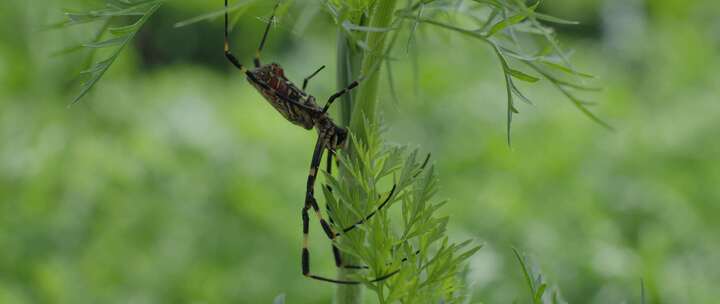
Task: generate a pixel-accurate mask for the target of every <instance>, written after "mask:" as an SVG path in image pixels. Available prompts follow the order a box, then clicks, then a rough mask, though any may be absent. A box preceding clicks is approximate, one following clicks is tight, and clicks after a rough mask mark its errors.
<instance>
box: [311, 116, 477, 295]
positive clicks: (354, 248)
mask: <svg viewBox="0 0 720 304" xmlns="http://www.w3.org/2000/svg"><path fill="white" fill-rule="evenodd" d="M366 126H368V127H367V129H366V130H365V134H363V135H362V136H363V137H364V138H366V139H367V142H363V141H360V140H358V139H357V137H355V136H354V135H353V136H352V137H351V138H352V139H351V142H352V143H351V147H350V150H352V151H353V153H340V154H339V159H340V164H341V169H342V170H341V172H344V174H341V175H340V176H339V177H333V176H331V175H329V174H326V178H327V182H328V185H329V186H330V188H327V187H324V190H325V191H324V194H325V198H326V202H327V205H328V207H329V210H331V212H330V216H331V218H332V219H333V220H334V224H335V226H336V230H338V231H342V228H345V227H348V226H349V225H352V224H353V223H356V222H358V219H363V218H365V216H366V215H367V214H369V213H371V212H373V210H376V209H377V208H378V207H379V205H380V204H382V203H383V202H384V201H385V200H386V199H388V197H389V200H388V201H387V204H386V205H385V206H384V208H382V209H380V210H379V211H378V212H377V213H376V214H375V215H374V216H373V217H372V218H370V219H369V220H368V221H367V222H364V223H362V224H361V225H359V226H357V227H358V228H357V229H355V230H352V231H349V232H347V233H345V234H343V235H342V236H341V237H340V241H339V242H338V246H339V247H340V249H341V250H342V251H343V252H345V253H346V254H349V255H352V256H354V257H355V258H356V260H358V261H360V263H362V264H364V265H367V266H368V268H369V269H368V270H366V271H364V272H361V273H360V274H358V277H357V278H356V279H358V280H362V281H364V282H365V285H366V286H367V287H368V288H369V289H370V290H372V291H374V292H375V294H376V295H377V298H378V301H379V303H440V302H442V303H460V302H462V299H463V298H464V296H465V293H464V283H463V282H462V278H461V276H460V275H459V274H460V272H461V271H462V265H463V264H464V262H465V260H467V258H469V257H470V256H471V255H473V254H474V253H475V252H476V251H477V250H478V249H479V248H480V247H479V246H473V245H472V244H471V242H470V241H465V242H462V243H452V242H450V241H449V240H448V237H447V236H446V235H445V233H446V225H447V222H448V218H447V217H443V216H440V215H438V210H439V209H440V207H441V206H443V205H444V204H445V202H438V201H436V200H435V199H434V195H435V193H436V191H437V182H438V179H437V175H436V173H435V172H434V167H433V166H432V165H431V164H429V163H428V162H427V161H426V158H425V157H423V156H422V155H420V154H419V152H418V151H417V150H411V149H409V148H407V147H404V146H390V145H388V144H386V143H385V142H384V141H383V140H382V139H381V136H380V133H379V132H378V131H377V128H376V127H375V126H374V125H372V124H370V123H368V124H366ZM393 185H394V189H395V190H394V191H391V190H390V189H391V188H392V187H393ZM330 189H332V190H330ZM391 273H395V274H394V275H393V276H391V277H390V278H388V279H387V280H383V281H379V282H372V279H373V278H377V277H382V276H386V275H388V274H391Z"/></svg>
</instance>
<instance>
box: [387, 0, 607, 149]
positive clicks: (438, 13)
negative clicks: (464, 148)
mask: <svg viewBox="0 0 720 304" xmlns="http://www.w3.org/2000/svg"><path fill="white" fill-rule="evenodd" d="M455 2H456V1H453V0H420V1H415V2H413V4H412V5H409V6H408V7H406V8H405V9H400V10H398V11H397V12H396V16H397V17H398V18H403V19H407V20H411V21H412V22H413V26H412V27H411V29H410V31H411V34H412V33H414V32H415V30H416V25H415V24H418V23H421V24H426V25H430V26H433V27H436V28H440V29H444V30H449V31H453V32H456V33H459V34H462V35H464V36H466V37H470V38H473V39H477V40H479V41H480V42H482V43H485V44H487V45H489V46H490V47H491V48H492V50H493V52H494V54H495V56H496V57H497V59H498V61H499V62H500V65H501V68H502V71H503V74H504V75H503V78H504V80H505V87H506V96H507V97H506V99H507V140H508V144H510V143H511V136H510V134H511V126H512V121H513V115H515V114H518V113H519V110H518V109H517V106H516V102H515V100H516V98H517V99H519V100H521V101H523V102H525V103H528V104H532V101H531V99H530V98H528V97H527V95H526V94H524V93H523V92H522V91H521V90H520V88H519V87H518V85H517V84H516V81H522V82H526V83H536V82H538V81H540V80H541V79H542V80H545V81H548V82H550V83H551V84H552V85H553V87H555V88H556V89H557V90H558V91H559V92H560V93H561V94H562V95H564V96H565V97H566V98H567V99H568V100H570V101H571V102H572V104H573V105H574V106H575V107H576V108H578V109H579V110H580V111H581V112H582V113H583V114H584V115H585V116H587V117H589V118H590V119H591V120H593V121H594V122H596V123H598V124H600V125H602V126H604V127H606V128H608V129H612V127H611V126H610V125H609V124H608V123H606V122H604V121H603V120H602V119H600V118H599V117H598V116H597V115H595V114H594V113H593V112H592V111H590V109H588V107H587V106H588V105H590V104H591V103H589V102H585V101H582V100H581V99H580V98H578V97H577V96H576V95H575V94H574V93H573V91H574V90H580V91H596V90H598V88H595V87H591V86H588V85H586V84H585V80H584V79H587V78H593V76H592V75H589V74H586V73H582V72H579V71H577V70H576V69H575V68H574V67H573V66H572V64H571V63H570V60H569V58H568V57H569V56H568V55H567V54H566V53H565V52H564V51H563V50H562V49H561V48H560V46H559V43H558V42H557V39H556V38H555V34H554V31H553V30H552V29H551V28H549V27H546V26H545V25H543V23H542V22H547V23H556V24H577V22H574V21H569V20H564V19H561V18H558V17H554V16H551V15H547V14H543V13H540V12H538V11H537V9H538V8H539V6H540V4H541V1H540V0H538V1H536V2H535V3H534V4H532V5H529V6H528V5H526V4H525V2H524V1H521V0H472V2H473V3H475V5H468V6H467V7H465V8H464V9H457V7H453V6H452V4H453V3H455ZM423 10H424V11H426V12H427V13H425V14H421V13H419V12H421V11H423ZM453 14H454V15H460V16H459V17H467V18H469V19H472V20H474V21H475V22H476V23H477V25H478V28H477V29H465V28H462V27H460V26H457V25H454V24H452V23H450V22H447V21H445V20H444V19H449V18H448V17H447V16H448V15H453ZM533 36H540V37H541V38H542V40H543V41H544V43H542V42H540V43H539V45H536V46H535V49H534V50H526V49H527V48H528V47H527V46H526V45H524V44H523V42H524V41H525V40H528V41H530V40H532V38H533ZM411 37H412V36H411ZM522 38H528V39H522ZM514 62H520V63H522V64H524V65H526V66H528V67H529V69H530V70H532V71H534V72H535V73H537V74H536V75H533V74H531V73H529V72H524V71H522V70H520V69H518V68H516V67H514V65H513V63H514Z"/></svg>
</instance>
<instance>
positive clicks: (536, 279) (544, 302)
mask: <svg viewBox="0 0 720 304" xmlns="http://www.w3.org/2000/svg"><path fill="white" fill-rule="evenodd" d="M513 254H515V258H516V259H517V261H518V263H519V264H520V268H521V270H522V273H523V278H524V279H525V283H526V284H527V287H528V289H529V292H530V297H531V299H532V301H531V303H533V304H566V303H567V302H566V301H565V300H563V298H562V296H561V295H560V290H559V289H558V288H557V287H549V285H548V282H547V281H546V280H545V277H544V276H543V275H542V273H541V272H540V270H539V269H538V268H537V267H535V266H533V265H532V264H531V263H530V262H529V261H528V258H527V257H526V256H524V255H522V254H521V253H520V252H519V251H518V250H517V249H515V248H513Z"/></svg>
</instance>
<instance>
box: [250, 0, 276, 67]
mask: <svg viewBox="0 0 720 304" xmlns="http://www.w3.org/2000/svg"><path fill="white" fill-rule="evenodd" d="M278 6H280V3H277V4H275V7H273V11H272V15H271V16H270V21H269V22H268V24H267V26H265V33H263V37H262V40H260V46H258V49H257V51H256V52H255V59H253V63H254V64H255V67H256V68H259V67H260V66H261V63H260V53H261V52H262V50H263V48H264V47H265V41H267V37H268V33H270V26H272V24H273V22H275V11H277V8H278Z"/></svg>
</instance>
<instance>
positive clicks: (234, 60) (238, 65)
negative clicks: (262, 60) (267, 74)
mask: <svg viewBox="0 0 720 304" xmlns="http://www.w3.org/2000/svg"><path fill="white" fill-rule="evenodd" d="M227 9H228V0H225V46H224V51H225V58H227V60H228V61H230V63H232V64H233V65H234V66H235V67H236V68H238V69H239V70H240V71H245V67H244V66H243V65H242V63H240V61H239V60H238V59H237V58H236V57H235V55H233V54H232V52H230V42H229V41H228V12H227Z"/></svg>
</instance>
